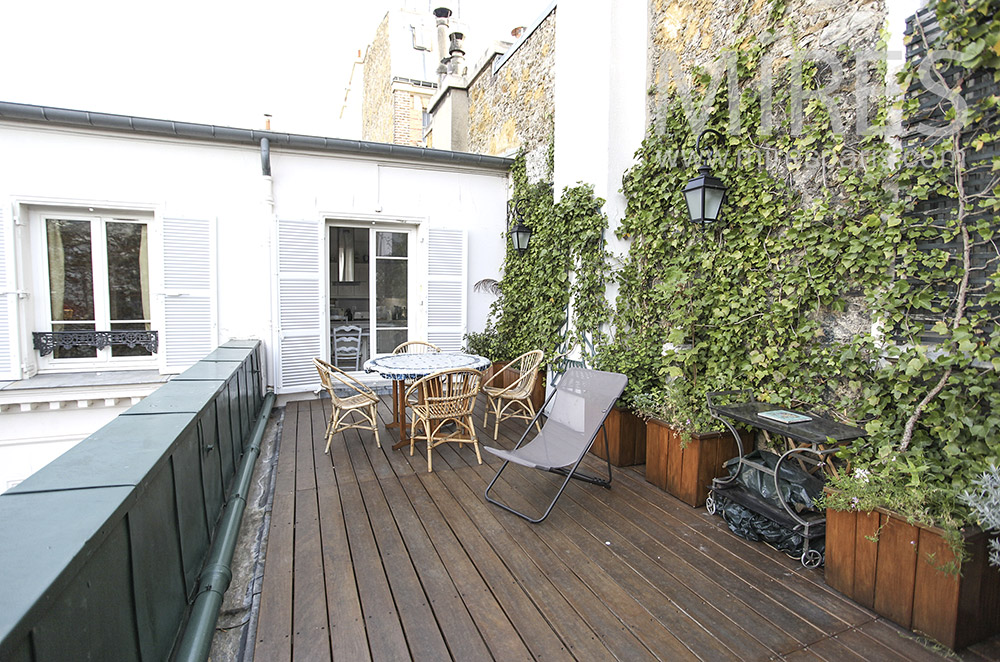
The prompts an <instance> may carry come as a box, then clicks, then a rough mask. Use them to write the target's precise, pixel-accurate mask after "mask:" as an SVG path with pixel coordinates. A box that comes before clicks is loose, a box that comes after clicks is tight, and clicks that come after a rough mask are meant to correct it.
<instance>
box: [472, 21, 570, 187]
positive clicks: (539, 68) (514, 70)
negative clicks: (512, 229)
mask: <svg viewBox="0 0 1000 662" xmlns="http://www.w3.org/2000/svg"><path fill="white" fill-rule="evenodd" d="M555 46H556V11H555V10H553V11H552V12H551V13H550V14H549V15H548V16H547V17H546V18H545V20H544V21H542V23H541V24H540V25H539V26H538V28H536V29H535V31H534V32H532V33H531V35H530V36H529V37H528V38H527V39H526V40H525V41H524V43H522V44H521V45H520V47H519V48H518V49H517V51H516V52H515V53H514V54H513V55H511V57H510V59H508V60H507V62H505V63H504V65H503V67H502V68H501V69H500V71H498V72H497V73H496V74H495V75H494V74H493V63H492V62H491V63H490V64H488V65H487V66H486V67H484V69H483V71H482V72H481V73H480V74H479V76H477V77H476V79H475V80H473V81H472V83H471V84H470V85H469V142H468V145H469V151H470V152H475V153H480V154H493V155H499V154H509V153H511V152H513V151H516V150H518V149H520V148H522V147H523V148H524V149H525V151H526V153H527V154H528V157H527V160H528V166H529V177H531V176H532V175H533V174H534V175H535V176H534V177H533V178H535V179H537V177H538V176H540V175H544V174H545V173H544V170H543V171H542V172H541V173H537V172H536V171H538V169H539V167H543V164H544V162H545V160H546V155H547V153H548V149H549V142H550V141H551V139H552V118H553V115H554V112H555V96H554V95H555ZM495 57H496V58H499V57H500V56H499V55H497V56H495ZM494 61H495V60H494Z"/></svg>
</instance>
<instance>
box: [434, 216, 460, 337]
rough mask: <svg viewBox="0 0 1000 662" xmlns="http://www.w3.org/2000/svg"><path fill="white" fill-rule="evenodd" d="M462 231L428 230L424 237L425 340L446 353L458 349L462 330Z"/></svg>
mask: <svg viewBox="0 0 1000 662" xmlns="http://www.w3.org/2000/svg"><path fill="white" fill-rule="evenodd" d="M467 254H468V235H466V233H465V231H464V230H440V229H432V230H429V231H428V235H427V265H428V266H427V340H428V341H429V342H432V343H434V344H435V345H437V346H438V347H440V348H441V349H442V350H444V351H446V352H457V351H460V350H461V349H462V342H463V338H464V336H465V329H466V297H467V291H466V290H467V288H466V282H465V281H466V264H465V262H466V255H467Z"/></svg>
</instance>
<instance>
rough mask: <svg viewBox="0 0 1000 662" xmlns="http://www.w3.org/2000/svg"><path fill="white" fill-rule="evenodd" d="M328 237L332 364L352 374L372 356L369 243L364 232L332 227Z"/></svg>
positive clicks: (366, 231)
mask: <svg viewBox="0 0 1000 662" xmlns="http://www.w3.org/2000/svg"><path fill="white" fill-rule="evenodd" d="M329 233H330V234H329V248H330V265H329V271H328V273H329V275H330V357H331V363H333V364H334V365H335V366H337V367H338V368H340V369H341V370H347V371H349V372H354V371H356V370H360V369H361V366H362V365H363V364H364V362H365V361H367V360H368V358H369V356H370V354H371V342H370V340H369V337H370V334H369V325H370V324H371V314H370V311H371V301H370V296H371V294H370V288H369V280H370V274H369V269H368V260H369V257H368V256H369V255H370V253H371V251H370V248H369V244H370V243H371V242H370V238H369V231H368V230H367V229H364V228H352V227H338V226H332V227H330V229H329Z"/></svg>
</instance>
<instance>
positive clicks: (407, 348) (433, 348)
mask: <svg viewBox="0 0 1000 662" xmlns="http://www.w3.org/2000/svg"><path fill="white" fill-rule="evenodd" d="M440 351H441V348H440V347H438V346H437V345H435V344H433V343H429V342H424V341H423V340H411V341H410V342H404V343H403V344H402V345H399V346H398V347H396V349H394V350H392V353H393V354H430V353H431V352H440Z"/></svg>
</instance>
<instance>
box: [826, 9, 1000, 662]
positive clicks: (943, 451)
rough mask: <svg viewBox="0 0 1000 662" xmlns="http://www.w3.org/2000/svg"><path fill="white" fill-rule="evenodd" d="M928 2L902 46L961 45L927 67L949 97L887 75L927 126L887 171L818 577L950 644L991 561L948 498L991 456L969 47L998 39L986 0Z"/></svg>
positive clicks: (992, 97) (991, 570) (963, 502)
mask: <svg viewBox="0 0 1000 662" xmlns="http://www.w3.org/2000/svg"><path fill="white" fill-rule="evenodd" d="M934 9H935V13H933V14H930V15H925V16H926V17H927V18H930V19H932V20H933V21H934V22H935V23H936V24H937V26H939V27H940V32H938V36H937V37H936V39H934V40H930V39H928V36H927V34H928V32H929V31H930V28H928V27H927V23H928V22H927V21H926V20H924V19H918V20H917V21H915V25H914V37H915V39H916V40H917V41H916V42H915V43H914V50H915V51H916V52H929V51H931V50H934V49H942V50H943V49H948V50H950V51H953V52H955V53H961V56H959V57H955V58H953V59H945V60H942V61H940V62H939V63H938V64H936V65H935V66H934V67H933V68H934V69H935V72H934V75H935V76H940V77H942V78H941V79H942V80H944V78H943V77H944V76H947V77H948V80H949V81H955V83H953V84H952V87H953V88H954V90H955V91H954V92H953V95H954V96H955V99H954V100H952V101H949V102H947V103H946V102H945V101H944V100H942V101H941V104H939V105H938V106H937V107H931V108H927V107H926V106H925V107H920V103H921V101H919V100H918V97H919V95H920V93H921V91H922V89H921V87H920V85H918V81H919V80H920V78H921V76H920V72H919V67H918V64H919V62H910V63H909V64H908V65H907V68H906V69H904V71H903V72H902V74H901V82H902V83H903V84H904V85H906V86H908V87H910V92H909V93H908V95H907V98H906V99H904V100H903V101H902V106H903V111H904V125H905V126H907V127H909V128H911V129H912V128H916V127H918V126H925V127H926V126H929V125H930V123H933V124H934V126H935V127H936V128H938V129H941V130H939V131H937V133H936V134H934V135H930V136H928V137H926V138H923V139H921V140H914V141H911V143H910V144H908V145H907V147H906V151H905V152H904V154H903V156H904V157H905V158H904V159H901V163H902V164H903V165H902V166H901V167H900V168H899V169H898V171H897V172H896V173H895V174H894V175H893V177H892V180H890V181H892V184H893V185H894V186H898V190H899V192H900V194H899V197H898V200H896V201H894V203H893V204H892V205H890V206H889V207H887V209H886V216H885V220H884V221H883V222H885V223H887V224H891V225H892V226H893V227H894V228H897V229H898V230H897V240H896V242H897V249H896V251H895V255H894V258H895V260H894V265H893V267H894V273H893V274H892V279H891V280H890V281H889V282H888V283H887V285H886V286H885V287H884V288H883V289H882V291H881V293H880V295H879V296H878V298H877V299H875V307H876V310H877V311H878V318H879V319H880V320H882V321H883V328H882V337H881V339H880V341H881V342H880V343H878V344H875V343H873V344H872V346H871V348H870V350H869V351H870V352H871V354H870V356H871V357H872V359H873V366H876V367H875V368H874V369H873V370H871V371H870V375H869V380H868V381H867V384H866V385H865V387H864V389H863V393H862V397H861V398H859V406H858V407H857V411H858V414H859V415H860V416H865V417H867V418H869V419H870V421H869V422H868V424H867V426H866V427H867V430H868V432H869V438H868V439H867V440H865V441H864V442H860V443H856V444H854V445H852V446H851V447H850V448H848V449H845V451H844V453H843V457H844V459H845V460H847V461H849V462H850V464H851V467H852V471H850V472H847V473H845V474H844V475H842V476H841V477H839V478H838V479H837V480H835V481H833V486H834V487H835V488H836V491H834V492H831V493H830V494H829V495H828V496H827V498H826V505H827V508H828V512H829V513H830V516H832V517H833V518H834V523H833V526H829V525H828V530H827V550H828V551H827V581H828V583H830V584H831V585H832V586H834V587H835V588H837V589H838V590H840V591H842V592H844V593H846V594H847V595H850V596H851V597H853V598H854V599H855V600H857V601H858V602H861V603H862V604H866V605H868V606H872V607H873V608H874V609H875V610H876V611H877V612H879V613H881V614H883V615H886V616H888V617H889V618H890V619H892V620H894V621H896V622H897V623H900V624H901V625H904V626H906V627H910V628H912V629H914V630H918V631H921V632H924V633H925V634H928V635H930V636H932V637H933V638H935V639H937V640H938V641H940V642H942V643H944V644H946V645H948V646H950V647H953V648H960V647H962V646H965V645H968V644H970V643H974V642H975V641H977V640H979V639H981V638H984V637H986V636H989V635H990V634H993V633H996V632H998V631H1000V610H997V608H996V605H995V602H991V599H992V598H991V595H993V596H995V595H996V594H997V593H998V592H1000V572H998V570H997V568H996V567H991V566H990V565H989V563H988V556H989V553H988V550H987V544H986V536H985V535H984V534H983V532H981V531H979V530H978V529H977V528H976V527H975V524H976V523H977V521H983V520H982V518H981V517H980V516H977V513H976V511H975V508H974V506H973V504H972V503H970V502H969V500H968V498H965V499H963V498H962V497H963V495H964V494H971V493H974V491H975V488H976V486H977V485H979V486H980V488H981V487H982V478H981V477H982V476H983V475H984V474H987V475H988V471H989V469H988V468H989V467H990V466H994V465H996V464H998V463H1000V442H998V439H997V432H996V431H997V429H998V428H1000V414H998V411H1000V409H998V408H1000V376H998V375H1000V292H998V290H997V288H996V284H997V282H998V280H1000V274H998V272H997V265H998V262H1000V248H998V246H997V243H996V240H995V236H996V233H997V231H998V229H1000V217H998V214H997V212H998V210H1000V204H998V193H1000V189H998V184H1000V181H998V179H997V178H996V176H995V173H996V172H997V171H998V170H1000V155H998V151H997V144H998V132H997V122H998V113H997V105H998V96H1000V95H998V91H1000V90H998V86H997V84H996V81H997V75H996V72H997V70H998V69H1000V53H997V52H995V51H992V50H989V49H984V48H982V47H981V46H980V44H983V43H986V42H990V43H993V42H995V41H996V40H997V39H1000V20H998V19H997V18H996V17H995V11H994V10H995V6H994V4H993V3H990V2H987V1H986V0H979V1H976V2H961V3H960V2H954V1H951V0H943V1H942V2H940V3H936V5H935V7H934ZM980 16H982V17H987V18H983V19H980V18H979V17H980ZM937 26H935V27H937ZM921 84H922V81H921ZM973 90H983V93H980V92H978V91H976V92H972V91H973ZM986 90H989V92H986ZM959 95H962V96H964V97H965V98H964V99H959V98H958V97H959ZM921 98H922V97H921ZM956 100H957V101H962V103H961V104H958V103H956ZM958 106H964V108H959V107H958ZM963 111H964V112H963ZM922 122H927V123H928V124H927V125H924V124H920V123H922ZM925 135H927V134H926V133H925ZM914 164H916V165H914ZM987 173H994V174H990V175H988V174H987ZM876 359H877V360H878V361H879V363H875V361H874V360H876ZM970 491H971V492H970ZM970 506H973V507H972V508H970ZM830 521H831V520H830V519H829V517H828V523H829V522H830Z"/></svg>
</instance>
